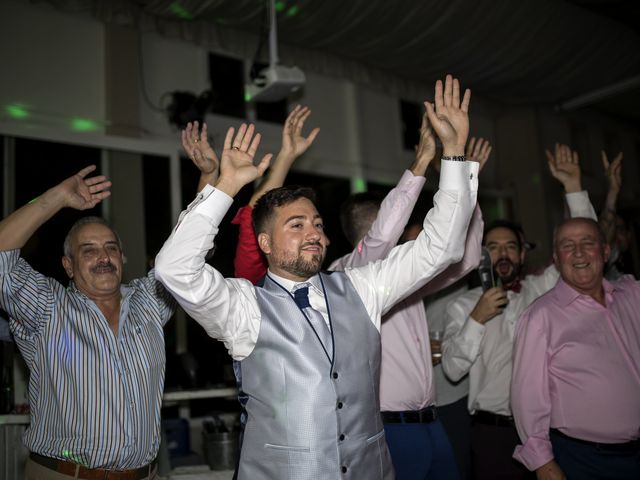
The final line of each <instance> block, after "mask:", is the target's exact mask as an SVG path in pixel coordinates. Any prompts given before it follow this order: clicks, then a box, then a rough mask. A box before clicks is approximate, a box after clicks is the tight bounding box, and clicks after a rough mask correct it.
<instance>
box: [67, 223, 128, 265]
mask: <svg viewBox="0 0 640 480" xmlns="http://www.w3.org/2000/svg"><path fill="white" fill-rule="evenodd" d="M96 223H97V224H98V225H104V226H105V227H107V228H108V229H109V230H111V231H112V232H113V235H114V236H115V237H116V241H117V242H118V248H120V251H122V240H120V235H118V232H116V231H115V230H114V229H113V228H111V225H109V224H108V223H107V221H106V220H105V219H104V218H102V217H94V216H88V217H82V218H80V219H79V220H77V221H76V222H75V223H74V224H73V225H71V228H70V229H69V232H67V236H66V237H65V239H64V245H63V251H64V255H65V256H66V257H69V258H71V257H73V252H72V250H71V238H72V237H73V235H74V234H75V233H76V232H77V231H78V230H79V229H80V228H82V227H84V226H85V225H91V224H96Z"/></svg>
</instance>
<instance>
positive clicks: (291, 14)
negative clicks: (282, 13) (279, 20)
mask: <svg viewBox="0 0 640 480" xmlns="http://www.w3.org/2000/svg"><path fill="white" fill-rule="evenodd" d="M299 10H300V9H299V8H298V6H297V5H294V6H293V7H291V8H290V9H289V11H288V12H287V17H295V16H296V15H297V14H298V11H299Z"/></svg>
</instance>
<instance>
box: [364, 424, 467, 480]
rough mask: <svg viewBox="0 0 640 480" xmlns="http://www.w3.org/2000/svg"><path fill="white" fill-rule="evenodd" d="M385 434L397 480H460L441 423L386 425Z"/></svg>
mask: <svg viewBox="0 0 640 480" xmlns="http://www.w3.org/2000/svg"><path fill="white" fill-rule="evenodd" d="M384 430H385V435H386V439H387V445H388V446H389V452H390V453H391V461H392V462H393V467H394V469H395V471H396V480H456V479H458V478H460V477H459V476H458V469H457V467H456V462H455V459H454V457H453V451H452V450H451V445H450V444H449V439H448V438H447V434H446V433H445V431H444V427H443V426H442V423H441V422H440V420H439V419H436V420H434V421H433V422H431V423H385V424H384ZM363 480H364V479H363Z"/></svg>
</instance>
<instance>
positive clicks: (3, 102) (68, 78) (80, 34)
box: [0, 0, 105, 129]
mask: <svg viewBox="0 0 640 480" xmlns="http://www.w3.org/2000/svg"><path fill="white" fill-rule="evenodd" d="M103 30H104V29H103V26H102V24H100V23H98V22H95V21H93V20H89V19H83V18H80V17H76V16H72V15H66V14H63V13H59V12H57V11H55V10H53V9H52V8H50V7H47V6H43V5H32V4H30V3H29V2H24V1H18V0H3V1H2V2H0V65H2V74H1V75H0V107H1V110H0V120H2V121H13V120H12V119H11V118H10V117H8V116H7V113H6V110H5V109H6V106H7V105H8V104H13V103H21V104H24V105H25V106H26V107H27V109H28V110H29V111H30V112H32V116H31V117H30V118H29V120H28V121H29V123H30V124H34V123H35V124H41V125H47V126H52V127H55V128H60V129H70V127H69V125H70V122H71V119H72V118H74V117H81V118H87V119H91V120H94V121H98V122H99V123H101V124H102V123H103V122H104V120H105V118H104V116H105V107H104V105H105V102H104V35H103ZM24 123H27V122H24Z"/></svg>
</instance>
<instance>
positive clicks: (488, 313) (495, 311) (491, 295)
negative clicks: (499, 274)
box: [470, 287, 509, 325]
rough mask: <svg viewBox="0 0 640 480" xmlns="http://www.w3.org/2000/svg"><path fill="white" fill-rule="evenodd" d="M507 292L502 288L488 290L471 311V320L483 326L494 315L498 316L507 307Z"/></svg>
mask: <svg viewBox="0 0 640 480" xmlns="http://www.w3.org/2000/svg"><path fill="white" fill-rule="evenodd" d="M507 303H509V300H508V299H507V292H505V291H504V290H503V289H502V287H493V288H489V289H488V290H487V291H486V292H484V293H483V294H482V296H481V297H480V300H478V303H476V306H475V307H474V309H473V310H472V311H471V314H470V316H471V318H473V319H474V320H475V321H476V322H478V323H481V324H482V325H484V324H485V323H487V322H488V321H489V320H491V319H492V318H493V317H495V316H496V315H499V314H501V313H502V311H503V310H504V307H506V306H507Z"/></svg>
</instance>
